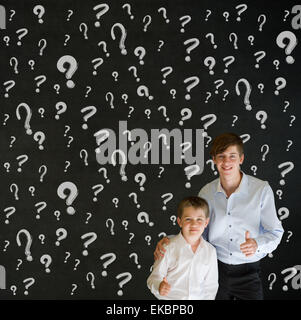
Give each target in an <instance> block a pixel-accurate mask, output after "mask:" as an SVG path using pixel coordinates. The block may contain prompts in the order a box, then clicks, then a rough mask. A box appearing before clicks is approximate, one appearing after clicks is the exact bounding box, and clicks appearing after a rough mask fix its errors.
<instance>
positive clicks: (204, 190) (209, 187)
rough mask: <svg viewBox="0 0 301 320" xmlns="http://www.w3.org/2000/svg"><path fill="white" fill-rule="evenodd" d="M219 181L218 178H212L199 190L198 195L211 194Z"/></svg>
mask: <svg viewBox="0 0 301 320" xmlns="http://www.w3.org/2000/svg"><path fill="white" fill-rule="evenodd" d="M218 182H219V178H216V179H214V180H213V181H211V182H209V183H207V184H205V185H204V187H202V188H201V190H200V192H199V196H202V195H206V194H207V195H208V194H211V193H212V192H213V191H214V190H216V187H217V184H218Z"/></svg>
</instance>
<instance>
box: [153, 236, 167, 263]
mask: <svg viewBox="0 0 301 320" xmlns="http://www.w3.org/2000/svg"><path fill="white" fill-rule="evenodd" d="M164 244H166V245H167V244H169V239H168V238H166V237H164V238H162V239H161V240H160V241H159V242H158V243H157V246H156V249H155V252H154V258H155V260H157V259H160V258H161V257H163V256H164V252H165V251H166V250H165V249H164V246H163V245H164Z"/></svg>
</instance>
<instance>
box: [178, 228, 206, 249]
mask: <svg viewBox="0 0 301 320" xmlns="http://www.w3.org/2000/svg"><path fill="white" fill-rule="evenodd" d="M200 239H201V241H200V245H199V246H200V247H203V246H204V241H203V237H202V236H201V237H200ZM177 242H178V243H179V246H183V247H187V248H191V245H190V244H189V243H188V242H187V241H186V240H185V238H184V237H183V235H182V232H181V231H180V232H179V234H178V235H177Z"/></svg>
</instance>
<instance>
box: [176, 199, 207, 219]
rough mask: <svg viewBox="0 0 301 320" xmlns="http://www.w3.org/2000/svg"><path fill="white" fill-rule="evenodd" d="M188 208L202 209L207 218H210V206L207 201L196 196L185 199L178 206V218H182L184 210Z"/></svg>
mask: <svg viewBox="0 0 301 320" xmlns="http://www.w3.org/2000/svg"><path fill="white" fill-rule="evenodd" d="M187 207H193V208H195V209H202V210H203V211H204V213H205V216H206V218H209V206H208V203H207V201H206V200H205V199H203V198H200V197H196V196H193V197H186V198H184V199H183V200H182V201H181V202H180V203H179V205H178V210H177V214H178V218H180V219H181V218H182V215H183V210H184V208H187Z"/></svg>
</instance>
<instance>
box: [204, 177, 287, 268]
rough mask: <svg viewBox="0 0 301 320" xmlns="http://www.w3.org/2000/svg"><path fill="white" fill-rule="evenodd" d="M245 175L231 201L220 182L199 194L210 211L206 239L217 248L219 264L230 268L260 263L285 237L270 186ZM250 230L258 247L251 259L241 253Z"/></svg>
mask: <svg viewBox="0 0 301 320" xmlns="http://www.w3.org/2000/svg"><path fill="white" fill-rule="evenodd" d="M242 174H243V176H242V179H241V182H240V185H239V187H238V188H237V189H236V190H235V192H233V193H232V194H231V195H230V197H229V198H227V195H226V193H225V191H224V190H223V188H222V186H221V183H220V179H219V178H218V179H215V180H214V181H212V182H210V183H208V184H207V185H205V186H204V187H203V188H202V189H201V191H200V193H199V197H201V198H204V199H206V200H207V202H208V204H209V208H210V221H209V225H208V226H207V228H206V230H205V231H206V235H205V232H204V234H203V236H204V238H205V239H207V240H208V241H209V242H210V243H211V244H212V245H213V246H214V247H215V248H216V253H217V258H218V260H220V261H222V262H224V263H227V264H241V263H249V262H255V261H258V260H260V259H261V258H263V257H264V256H266V254H267V253H270V252H272V251H273V250H275V249H276V248H277V246H278V244H279V243H280V241H281V237H282V234H283V228H282V225H281V222H280V221H279V219H278V217H277V213H276V208H275V201H274V194H273V191H272V189H271V187H270V186H269V184H268V182H266V181H262V180H260V179H257V178H255V177H252V176H249V175H246V174H244V173H243V172H242ZM247 230H248V231H250V237H251V238H254V239H255V240H256V242H257V245H258V248H257V251H256V253H255V254H254V255H252V256H249V257H246V256H245V255H244V254H243V253H242V252H241V251H240V245H241V244H242V243H243V242H245V233H246V231H247Z"/></svg>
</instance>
